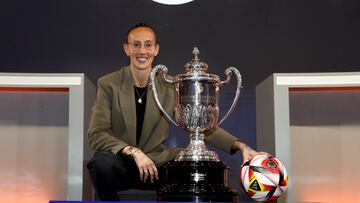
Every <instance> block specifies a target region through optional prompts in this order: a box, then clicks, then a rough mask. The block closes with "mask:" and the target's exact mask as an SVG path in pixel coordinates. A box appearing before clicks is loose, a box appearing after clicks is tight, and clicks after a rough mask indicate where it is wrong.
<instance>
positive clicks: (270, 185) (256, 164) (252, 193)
mask: <svg viewBox="0 0 360 203" xmlns="http://www.w3.org/2000/svg"><path fill="white" fill-rule="evenodd" d="M240 183H241V185H242V187H243V189H244V190H245V193H246V194H247V195H248V196H249V197H250V198H252V199H253V200H255V201H272V200H276V199H278V198H279V197H280V196H281V195H282V194H283V193H284V192H285V190H286V188H287V184H288V176H287V172H286V169H285V166H284V165H283V164H282V163H281V162H280V161H279V160H278V159H277V158H275V157H273V156H271V155H256V156H254V157H253V158H252V159H250V160H249V161H247V162H245V163H244V164H243V165H242V166H241V168H240Z"/></svg>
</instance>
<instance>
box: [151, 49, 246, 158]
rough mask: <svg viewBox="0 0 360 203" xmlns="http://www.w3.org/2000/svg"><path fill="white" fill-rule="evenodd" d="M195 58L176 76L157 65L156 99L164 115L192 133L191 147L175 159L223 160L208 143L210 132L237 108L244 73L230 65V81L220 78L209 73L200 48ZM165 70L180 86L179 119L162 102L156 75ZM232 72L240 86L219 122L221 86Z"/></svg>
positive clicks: (169, 79) (153, 86) (167, 79)
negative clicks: (201, 59)
mask: <svg viewBox="0 0 360 203" xmlns="http://www.w3.org/2000/svg"><path fill="white" fill-rule="evenodd" d="M193 54H194V58H193V59H192V61H191V62H188V63H187V64H186V65H185V73H183V74H178V75H176V76H175V77H173V78H172V77H169V76H168V75H167V72H168V69H167V68H166V66H164V65H157V66H155V68H154V69H153V70H152V72H151V75H150V82H151V85H152V92H153V95H154V97H155V101H156V103H157V105H158V107H159V108H160V110H161V111H162V112H163V113H164V115H165V116H166V117H167V118H168V119H169V120H170V121H171V122H172V123H173V124H175V125H176V126H179V127H182V128H184V129H185V130H186V131H188V132H189V133H190V143H189V145H188V146H187V148H186V149H185V150H183V151H181V152H180V153H179V154H178V156H177V157H176V159H175V161H215V162H219V161H220V160H219V157H218V155H217V154H216V153H215V152H214V151H210V150H208V149H207V147H206V145H205V143H204V137H205V135H206V132H208V131H210V130H211V129H212V128H214V127H216V126H218V125H220V124H221V123H222V122H223V121H224V120H225V119H226V118H227V117H228V116H229V115H230V113H231V112H232V111H233V109H234V107H235V105H236V103H237V101H238V99H239V96H240V89H241V83H242V81H241V75H240V72H239V71H238V70H237V69H236V68H234V67H229V68H227V69H226V70H225V74H226V76H227V77H226V80H224V81H220V79H219V77H218V76H217V75H214V74H209V73H207V69H208V66H207V64H206V63H203V62H200V59H199V50H198V49H197V48H196V47H195V48H194V50H193ZM158 72H159V73H161V76H162V78H163V79H164V80H165V81H166V82H167V83H171V84H174V85H175V86H176V106H175V120H176V122H175V121H174V120H173V119H172V118H171V117H170V116H169V115H168V114H167V112H166V111H165V110H164V109H163V107H162V105H161V104H160V102H159V99H158V95H157V91H156V86H155V77H156V74H157V73H158ZM232 73H234V74H235V76H236V79H237V89H236V94H235V98H234V100H233V102H232V105H231V107H230V109H229V110H228V112H227V113H226V114H225V116H224V117H223V118H222V119H221V120H220V122H218V118H219V105H218V103H219V88H220V86H222V85H225V84H228V83H229V81H230V78H231V75H232Z"/></svg>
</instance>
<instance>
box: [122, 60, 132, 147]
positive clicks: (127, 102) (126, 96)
mask: <svg viewBox="0 0 360 203" xmlns="http://www.w3.org/2000/svg"><path fill="white" fill-rule="evenodd" d="M124 71H125V72H124V73H125V74H124V77H123V80H122V83H121V87H120V92H119V96H120V97H119V103H120V107H121V110H122V112H123V117H124V120H125V126H126V129H127V132H128V136H129V140H130V143H129V144H130V145H133V146H136V107H135V102H134V98H135V94H134V82H133V80H132V79H131V73H130V67H129V66H128V67H125V69H124Z"/></svg>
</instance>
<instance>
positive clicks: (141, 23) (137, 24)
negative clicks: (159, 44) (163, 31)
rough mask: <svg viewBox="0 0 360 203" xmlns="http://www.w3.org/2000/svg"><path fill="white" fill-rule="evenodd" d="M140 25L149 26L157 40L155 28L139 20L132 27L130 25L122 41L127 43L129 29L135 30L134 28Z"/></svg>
mask: <svg viewBox="0 0 360 203" xmlns="http://www.w3.org/2000/svg"><path fill="white" fill-rule="evenodd" d="M141 27H145V28H149V29H150V30H152V31H153V32H154V35H155V39H156V40H157V35H156V32H155V29H154V28H153V27H151V26H150V25H148V24H146V23H143V22H140V23H136V24H135V25H133V26H132V27H130V29H129V30H128V31H127V33H126V37H125V41H124V43H125V44H127V43H128V37H129V34H130V32H131V31H133V30H135V29H136V28H141Z"/></svg>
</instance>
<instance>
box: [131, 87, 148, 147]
mask: <svg viewBox="0 0 360 203" xmlns="http://www.w3.org/2000/svg"><path fill="white" fill-rule="evenodd" d="M146 92H147V86H146V87H135V86H134V93H135V105H136V145H137V146H138V145H139V141H140V137H141V131H142V126H143V123H144V115H145V108H146Z"/></svg>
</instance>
